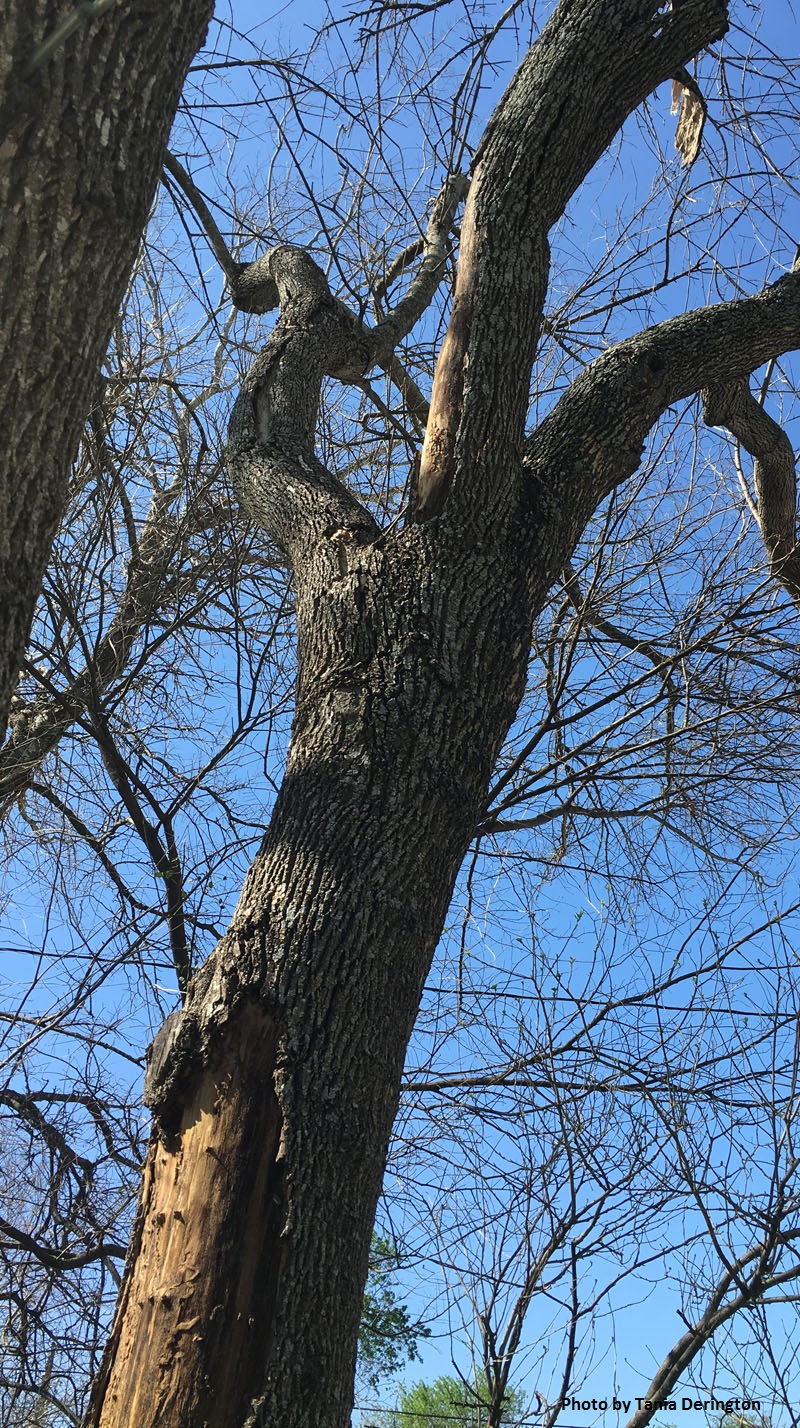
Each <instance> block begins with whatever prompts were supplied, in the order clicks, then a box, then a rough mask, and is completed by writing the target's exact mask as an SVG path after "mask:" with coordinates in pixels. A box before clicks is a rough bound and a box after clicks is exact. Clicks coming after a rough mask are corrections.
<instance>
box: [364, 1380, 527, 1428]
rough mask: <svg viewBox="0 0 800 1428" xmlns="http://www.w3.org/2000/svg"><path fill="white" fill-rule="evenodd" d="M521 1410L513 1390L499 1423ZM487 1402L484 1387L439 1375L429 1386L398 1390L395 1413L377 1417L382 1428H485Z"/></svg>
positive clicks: (504, 1406) (420, 1383)
mask: <svg viewBox="0 0 800 1428" xmlns="http://www.w3.org/2000/svg"><path fill="white" fill-rule="evenodd" d="M520 1406H521V1400H520V1396H519V1395H518V1394H515V1393H514V1392H513V1390H512V1391H511V1392H510V1393H509V1394H508V1396H507V1398H506V1401H505V1403H504V1405H503V1411H502V1414H501V1417H500V1418H499V1419H498V1421H499V1422H506V1423H508V1422H513V1421H514V1418H515V1415H516V1414H517V1412H518V1411H519V1408H520ZM489 1407H490V1405H489V1401H488V1398H487V1393H486V1388H485V1385H483V1384H480V1383H477V1384H470V1383H469V1382H463V1381H462V1380H461V1379H458V1378H453V1377H452V1376H451V1375H448V1374H443V1375H442V1376H441V1377H439V1378H437V1379H434V1381H433V1383H424V1382H419V1383H415V1384H412V1385H410V1386H409V1387H407V1388H401V1389H400V1392H399V1394H398V1396H397V1409H396V1411H395V1412H394V1413H393V1412H391V1411H389V1412H386V1413H383V1414H381V1415H379V1419H378V1421H379V1423H380V1424H382V1425H383V1428H393V1426H394V1424H396V1423H399V1422H401V1423H403V1424H405V1425H406V1428H443V1425H444V1424H446V1423H451V1424H460V1425H461V1428H485V1424H486V1423H487V1422H488V1421H489Z"/></svg>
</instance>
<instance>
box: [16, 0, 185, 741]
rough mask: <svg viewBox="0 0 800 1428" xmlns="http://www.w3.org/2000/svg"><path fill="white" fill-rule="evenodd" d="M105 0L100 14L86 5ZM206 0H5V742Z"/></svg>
mask: <svg viewBox="0 0 800 1428" xmlns="http://www.w3.org/2000/svg"><path fill="white" fill-rule="evenodd" d="M93 8H94V9H96V14H92V10H93ZM212 10H213V4H212V0H182V3H180V4H174V5H162V4H159V3H157V0H136V3H134V0H118V3H117V4H115V5H113V6H110V7H109V6H108V5H97V6H96V7H92V6H85V5H84V6H75V7H74V10H73V11H72V13H69V12H68V13H67V15H66V17H65V13H64V6H63V5H62V4H60V3H58V0H35V3H34V0H11V3H10V4H9V5H7V6H6V8H5V13H4V33H3V46H2V52H1V53H0V205H1V206H2V212H3V226H2V233H3V244H2V259H3V262H2V276H0V314H2V319H1V320H0V362H1V363H2V370H3V386H2V395H1V396H0V430H2V433H3V442H2V454H0V611H2V617H1V618H0V740H2V738H3V736H4V734H5V729H6V720H7V716H8V708H9V701H10V698H11V694H12V691H13V688H14V685H15V683H16V680H17V675H18V671H19V664H20V659H21V657H22V653H23V650H24V647H25V641H26V639H27V635H28V631H29V629H30V623H31V619H32V615H33V609H34V605H35V602H36V599H37V597H38V595H39V592H40V589H41V582H42V577H43V573H44V569H45V565H46V562H47V558H48V555H49V552H50V547H51V544H52V539H53V535H54V532H55V529H56V526H57V524H58V521H59V519H60V518H61V516H62V514H63V511H64V507H65V504H66V495H67V481H68V476H69V470H70V466H71V463H72V460H73V458H74V456H75V452H76V450H77V445H78V441H79V438H80V432H81V427H82V424H83V421H84V420H85V417H86V414H87V411H88V410H89V408H90V406H91V403H92V399H93V396H94V393H95V391H96V384H97V378H98V373H99V370H100V364H101V362H102V359H103V354H104V352H105V349H106V347H107V345H108V339H109V336H110V333H111V329H112V326H113V323H114V320H115V318H116V315H117V312H118V309H119V304H120V302H121V301H122V296H123V293H124V290H125V284H126V282H127V280H128V277H129V274H130V271H131V268H132V266H133V261H134V258H135V256H136V250H137V247H138V245H139V240H140V238H141V235H142V230H143V228H144V224H145V220H146V218H147V214H148V211H149V209H150V205H151V203H152V200H153V194H154V192H155V188H156V183H157V181H158V175H159V173H160V170H161V163H162V158H163V154H164V149H165V146H166V142H167V135H168V133H169V128H170V125H171V123H172V119H173V116H174V113H175V109H176V106H177V103H178V97H179V95H180V91H181V87H182V85H183V81H184V78H185V75H186V70H187V68H188V66H189V63H190V61H191V59H192V57H193V55H194V54H195V52H196V51H197V49H198V47H199V46H200V44H201V42H202V40H203V36H204V34H205V30H206V26H207V24H208V21H209V19H210V17H211V12H212Z"/></svg>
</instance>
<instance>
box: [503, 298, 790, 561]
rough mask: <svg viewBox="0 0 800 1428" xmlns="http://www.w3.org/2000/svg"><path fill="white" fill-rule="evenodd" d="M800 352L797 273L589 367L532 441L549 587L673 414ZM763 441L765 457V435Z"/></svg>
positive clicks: (529, 477)
mask: <svg viewBox="0 0 800 1428" xmlns="http://www.w3.org/2000/svg"><path fill="white" fill-rule="evenodd" d="M798 345H800V272H791V273H787V274H785V275H784V276H783V277H782V278H779V279H778V281H777V282H776V283H773V284H772V285H771V286H770V287H768V288H766V289H765V290H764V291H763V292H761V293H758V294H757V295H756V296H755V297H750V298H742V299H739V300H737V301H735V302H728V303H720V304H718V305H717V306H715V307H704V308H697V309H696V310H695V311H694V312H690V313H687V314H685V315H684V316H681V317H674V318H670V319H669V320H668V321H667V322H663V323H660V324H658V325H657V326H656V327H651V328H648V329H647V330H646V331H644V332H641V333H637V334H636V336H634V337H631V338H628V339H627V340H626V341H624V342H620V343H619V344H618V345H617V346H616V347H612V348H611V349H610V351H608V352H605V353H603V355H602V357H599V358H597V360H596V361H595V362H593V363H591V365H590V366H589V367H587V368H586V369H585V371H583V372H582V373H581V374H580V376H579V377H577V378H576V380H575V381H574V382H573V384H572V386H571V387H570V388H569V390H568V391H567V392H565V394H564V396H563V397H562V398H561V400H560V401H559V402H558V403H557V404H556V406H555V407H554V408H553V410H552V412H550V414H549V415H548V416H547V417H546V418H545V420H544V421H543V422H542V423H541V425H540V426H539V427H538V428H537V430H536V431H535V432H534V433H533V434H532V435H531V436H530V437H529V438H528V440H527V442H526V444H525V453H524V460H523V467H524V472H525V479H526V491H525V497H526V502H527V522H528V537H529V540H530V541H531V543H532V550H534V549H535V552H536V559H537V562H538V563H539V567H538V568H539V572H540V576H541V578H542V579H543V580H545V581H546V582H547V584H548V585H549V584H551V583H552V581H553V580H554V579H555V578H556V577H557V575H558V573H559V571H560V570H561V569H563V567H564V565H565V563H566V562H567V561H568V559H569V557H570V555H571V552H572V550H573V549H574V547H575V544H576V542H577V540H578V539H579V537H580V535H581V533H582V531H583V530H584V527H585V526H586V524H587V522H588V521H589V519H590V518H591V516H592V514H593V512H594V511H595V510H596V508H597V506H598V505H599V504H600V502H601V501H602V500H603V499H604V497H606V496H607V495H609V493H610V492H611V491H612V490H614V488H615V487H616V486H618V485H619V484H620V483H621V482H622V481H624V480H626V479H627V478H628V477H629V476H631V475H632V474H633V472H634V471H636V469H637V468H638V466H639V463H640V460H641V456H642V450H643V446H644V442H645V440H646V438H647V436H648V433H649V432H650V430H651V428H652V427H653V426H654V425H655V423H656V421H657V420H658V418H659V417H660V416H661V415H662V414H663V413H664V412H665V411H666V410H667V408H668V407H670V406H671V405H672V404H673V403H675V402H679V401H683V400H685V399H686V398H687V397H691V396H693V395H694V394H695V393H697V392H699V391H701V390H702V389H703V388H705V387H710V386H712V384H713V386H714V388H717V389H718V388H719V387H720V386H725V385H726V384H730V383H734V384H735V383H740V382H741V380H742V372H743V371H748V372H749V371H752V370H753V369H754V368H756V367H758V366H760V365H761V364H762V363H763V362H766V361H767V360H768V359H769V358H771V357H777V356H780V354H781V353H783V352H788V351H791V350H792V349H793V348H795V347H797V346H798ZM773 425H774V424H773ZM770 440H772V441H773V442H774V441H775V435H774V431H773V430H772V429H770ZM758 441H759V446H760V449H761V450H766V448H765V446H764V441H765V437H764V432H763V430H761V431H760V435H759V438H758ZM776 450H777V448H776ZM782 459H783V460H784V462H785V454H784V457H783V458H782ZM782 480H783V488H782V489H783V495H782V496H781V498H780V500H776V502H773V503H771V504H770V507H769V509H770V516H769V524H770V529H771V530H775V528H776V525H777V526H778V527H780V529H781V531H782V532H784V533H785V531H786V528H787V527H786V519H785V514H784V515H783V516H782V517H781V518H780V520H779V519H778V516H777V515H776V513H775V512H776V509H777V507H780V508H781V509H782V510H783V511H784V512H785V509H786V473H785V472H784V474H783V477H782ZM545 528H546V529H547V533H548V534H547V541H546V543H543V542H542V540H541V535H540V533H541V531H542V530H543V529H545ZM776 549H778V547H776ZM788 554H789V551H787V550H786V548H785V545H783V544H781V545H780V547H779V549H778V555H777V561H778V562H779V563H780V562H784V566H785V560H786V557H787V555H788ZM776 573H778V572H777V569H776Z"/></svg>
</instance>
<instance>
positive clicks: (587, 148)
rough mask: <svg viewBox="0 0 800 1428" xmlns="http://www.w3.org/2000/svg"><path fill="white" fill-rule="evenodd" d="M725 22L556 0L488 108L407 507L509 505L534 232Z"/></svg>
mask: <svg viewBox="0 0 800 1428" xmlns="http://www.w3.org/2000/svg"><path fill="white" fill-rule="evenodd" d="M726 28H727V7H726V6H725V5H724V4H723V3H721V0H687V3H684V4H682V5H681V6H680V7H678V6H675V7H673V8H672V9H671V10H670V11H669V12H668V13H664V10H663V6H662V5H661V4H659V3H658V0H647V3H642V0H590V3H586V0H561V3H560V4H559V5H558V7H557V9H556V10H555V13H554V14H553V15H552V17H551V19H550V20H549V21H548V23H547V24H546V25H545V27H544V29H543V30H542V33H541V35H540V36H539V39H538V40H537V42H536V44H535V45H534V46H533V48H532V50H531V51H530V53H529V54H528V56H527V58H526V59H525V61H524V62H523V64H522V65H521V67H520V69H519V70H518V71H517V74H516V75H515V77H514V79H513V80H512V83H511V85H510V86H509V89H508V90H507V92H506V95H505V97H504V99H503V100H502V101H501V103H500V105H499V106H498V108H497V110H496V111H495V114H494V116H493V117H492V119H491V121H490V123H489V125H488V128H487V130H486V134H485V136H484V139H483V141H482V143H481V145H480V148H479V150H478V153H477V155H476V158H475V163H474V166H473V180H472V186H471V188H470V193H469V198H468V200H467V207H466V212H465V215H464V221H463V224H462V229H461V249H460V256H459V265H458V278H457V283H456V292H455V298H454V302H453V313H452V317H451V321H450V327H449V330H448V333H447V336H446V338H445V341H444V344H443V346H442V349H441V352H440V354H439V361H438V364H437V369H436V378H435V381H434V389H433V396H432V400H431V414H430V420H429V422H428V428H427V432H426V437H425V445H424V447H423V453H422V460H421V467H420V476H419V505H418V511H417V518H418V519H420V520H425V519H429V518H430V517H432V516H435V515H437V514H439V512H441V510H442V509H443V507H444V503H445V500H446V499H447V497H448V492H449V491H450V488H451V486H452V487H453V500H454V503H455V504H454V505H453V506H452V507H451V513H452V514H453V516H454V517H457V518H459V519H461V520H462V521H464V522H466V523H467V524H468V525H470V526H471V527H472V528H473V529H475V528H478V529H479V528H484V529H486V528H488V527H489V526H491V525H492V524H495V523H496V522H497V520H498V519H500V518H502V516H503V514H504V513H505V514H508V513H510V512H511V511H512V510H513V508H514V505H515V500H514V497H515V488H514V477H515V473H516V472H518V470H519V465H518V459H519V455H520V450H521V445H522V439H523V431H524V422H525V413H526V410H527V403H528V396H529V382H530V372H531V365H532V361H533V353H534V350H535V345H536V340H537V335H538V330H539V325H540V321H541V314H542V310H543V306H544V300H545V295H546V291H547V282H548V273H549V246H548V241H547V235H548V232H549V230H550V228H551V227H552V225H553V224H554V223H555V222H556V220H557V219H558V218H559V217H560V216H561V214H562V213H563V211H564V208H565V206H566V204H567V202H568V200H569V199H570V197H571V196H572V194H573V193H574V192H575V191H576V189H577V188H578V187H579V185H580V183H581V182H582V180H583V179H584V178H585V176H586V175H587V173H589V171H590V170H591V168H592V167H593V165H594V164H595V163H596V161H597V160H598V158H599V157H600V155H601V154H602V153H603V152H604V151H605V150H606V148H607V147H608V145H609V143H610V142H611V140H612V139H613V137H614V135H615V134H616V133H617V131H618V130H619V128H620V127H621V125H622V124H623V123H624V121H625V119H626V118H627V117H628V115H629V114H630V113H631V112H632V111H633V109H635V108H636V106H637V105H638V104H640V103H641V102H642V101H643V100H644V99H645V98H646V97H647V95H648V94H650V93H651V92H652V90H653V89H654V88H655V87H656V86H657V85H658V84H660V83H661V82H662V81H664V80H666V79H668V78H669V77H670V76H671V75H673V74H675V72H676V71H677V70H679V69H680V68H681V67H682V66H683V65H685V63H686V61H687V60H688V59H689V58H691V57H692V56H693V55H695V54H697V53H698V52H699V51H700V50H701V49H703V48H704V46H706V45H708V44H709V43H710V42H711V41H712V40H714V39H718V38H719V37H720V36H721V35H723V34H724V33H725V30H726Z"/></svg>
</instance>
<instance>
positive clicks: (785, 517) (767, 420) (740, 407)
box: [702, 377, 800, 607]
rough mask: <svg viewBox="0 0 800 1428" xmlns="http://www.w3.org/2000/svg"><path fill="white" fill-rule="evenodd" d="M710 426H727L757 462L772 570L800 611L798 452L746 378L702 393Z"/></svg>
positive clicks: (761, 519) (759, 512) (761, 521)
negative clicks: (757, 399) (796, 477)
mask: <svg viewBox="0 0 800 1428" xmlns="http://www.w3.org/2000/svg"><path fill="white" fill-rule="evenodd" d="M702 398H703V416H704V417H705V419H706V421H707V423H708V425H709V426H723V427H726V428H727V430H728V431H729V432H730V433H731V436H733V437H734V438H735V440H736V441H738V442H739V444H740V445H741V446H743V447H744V449H745V451H747V452H749V453H750V455H751V456H752V457H753V458H754V459H755V466H754V472H753V474H754V478H755V487H756V498H757V504H756V520H757V521H758V525H759V529H760V531H761V535H762V537H763V539H764V545H765V546H766V549H767V560H768V565H769V571H770V574H771V575H774V577H775V579H776V580H779V581H780V582H781V584H782V585H783V587H784V589H785V590H786V591H787V593H788V594H789V595H790V596H791V597H792V599H793V600H794V602H795V604H796V605H797V606H798V607H800V549H798V545H797V496H796V482H795V469H794V451H793V449H792V443H791V442H790V440H789V438H788V436H787V435H786V433H785V431H784V430H783V429H782V427H780V426H779V425H778V423H777V422H776V421H774V420H773V418H772V417H771V416H770V415H769V413H768V412H766V411H765V410H764V408H763V407H762V406H761V403H760V402H757V401H756V399H755V397H754V396H753V394H752V392H751V391H750V387H749V384H748V380H747V378H746V377H738V378H735V379H734V380H733V381H730V382H719V383H715V384H714V385H713V386H709V387H707V388H706V389H705V390H704V391H703V393H702Z"/></svg>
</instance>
